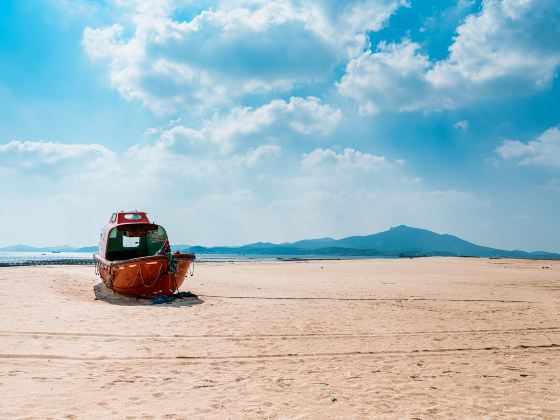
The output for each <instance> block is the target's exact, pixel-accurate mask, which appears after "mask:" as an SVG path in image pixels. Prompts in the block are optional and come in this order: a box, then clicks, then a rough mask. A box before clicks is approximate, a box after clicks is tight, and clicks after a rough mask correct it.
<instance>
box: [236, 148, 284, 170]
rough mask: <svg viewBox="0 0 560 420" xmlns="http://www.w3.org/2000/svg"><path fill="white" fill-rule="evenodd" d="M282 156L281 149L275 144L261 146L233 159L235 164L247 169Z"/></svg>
mask: <svg viewBox="0 0 560 420" xmlns="http://www.w3.org/2000/svg"><path fill="white" fill-rule="evenodd" d="M281 154H282V148H281V147H280V146H277V145H275V144H264V145H262V146H259V147H256V148H254V149H250V150H249V151H248V152H247V153H245V154H242V155H237V156H235V157H234V161H235V162H236V164H238V165H240V166H245V167H248V168H254V167H255V166H257V165H259V164H261V163H263V162H267V161H271V160H273V159H274V158H276V157H278V156H280V155H281Z"/></svg>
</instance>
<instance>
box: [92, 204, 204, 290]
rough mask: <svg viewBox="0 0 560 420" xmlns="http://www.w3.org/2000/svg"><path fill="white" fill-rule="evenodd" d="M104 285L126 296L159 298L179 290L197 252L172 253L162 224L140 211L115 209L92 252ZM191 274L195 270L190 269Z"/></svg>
mask: <svg viewBox="0 0 560 420" xmlns="http://www.w3.org/2000/svg"><path fill="white" fill-rule="evenodd" d="M93 258H94V260H95V268H96V274H98V275H99V276H100V277H101V279H102V280H103V283H104V284H105V287H107V289H109V290H112V291H113V292H115V293H119V294H121V295H125V296H134V297H144V298H157V297H160V296H170V295H172V294H174V293H175V292H177V291H178V290H179V288H180V287H181V285H182V284H183V282H184V281H185V277H186V275H187V273H188V272H189V269H190V270H192V267H193V264H194V260H195V258H196V257H195V255H194V254H183V253H180V252H178V251H177V252H175V253H171V247H170V246H169V239H168V237H167V232H166V231H165V229H164V228H163V226H160V225H157V224H155V223H152V222H150V220H149V219H148V215H147V214H146V213H145V212H140V211H120V212H116V213H113V214H112V215H111V218H110V219H109V222H108V223H107V224H106V225H105V226H104V227H103V229H102V230H101V237H100V239H99V250H98V252H97V253H96V254H94V255H93ZM191 275H192V271H191Z"/></svg>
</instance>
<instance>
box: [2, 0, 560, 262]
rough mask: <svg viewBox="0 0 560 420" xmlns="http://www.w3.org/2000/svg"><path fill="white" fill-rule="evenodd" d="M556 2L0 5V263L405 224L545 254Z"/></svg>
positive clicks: (551, 246) (555, 178)
mask: <svg viewBox="0 0 560 420" xmlns="http://www.w3.org/2000/svg"><path fill="white" fill-rule="evenodd" d="M559 46H560V5H559V4H558V2H557V1H555V0H540V1H536V0H534V1H531V0H503V1H469V0H458V1H433V2H425V1H422V2H421V1H414V0H411V1H398V0H362V1H344V2H339V1H335V0H329V1H319V0H291V1H288V0H278V1H267V2H265V1H258V0H251V1H249V0H247V1H244V0H230V1H224V2H220V1H201V2H193V1H189V0H183V1H179V0H176V1H174V0H169V1H155V0H151V1H126V2H124V1H119V0H106V1H94V0H76V1H69V0H50V1H47V0H37V1H16V0H6V1H3V2H2V3H1V4H0V115H1V117H0V180H1V182H0V196H1V197H2V199H1V200H2V205H1V206H0V217H2V220H4V221H8V223H6V226H5V228H4V235H2V239H1V240H0V246H5V245H10V244H14V243H27V244H31V245H56V244H63V243H66V244H72V245H90V244H94V243H95V242H96V240H97V237H98V232H99V229H100V228H101V225H102V224H104V223H105V221H106V219H107V218H108V217H109V215H110V214H111V213H112V211H114V210H116V209H138V210H140V209H142V210H146V211H148V212H149V213H150V214H151V215H152V217H153V218H154V219H155V220H156V221H157V222H160V223H162V224H163V225H165V226H166V227H167V229H168V231H169V232H170V235H171V239H172V241H173V242H175V243H190V244H194V243H196V244H203V245H216V244H232V245H233V244H242V243H248V242H253V241H261V240H262V241H273V242H282V241H292V240H298V239H302V238H311V237H323V236H332V237H342V236H348V235H356V234H369V233H373V232H377V231H380V230H385V229H387V228H389V227H391V226H395V225H400V224H408V225H411V226H417V227H424V228H428V229H431V230H435V231H437V232H446V233H452V234H455V235H458V236H461V237H463V238H465V239H467V240H471V241H473V242H477V243H481V244H485V245H489V246H495V247H500V248H507V249H513V248H520V249H527V250H537V249H538V250H549V251H560V224H559V223H558V208H559V206H560V126H559V125H560V111H559V110H560V82H559V81H558V76H557V75H558V70H559V67H560V47H559Z"/></svg>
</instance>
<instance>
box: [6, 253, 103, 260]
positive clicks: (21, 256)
mask: <svg viewBox="0 0 560 420" xmlns="http://www.w3.org/2000/svg"><path fill="white" fill-rule="evenodd" d="M92 258H93V254H92V253H90V252H60V253H55V252H0V263H32V262H36V261H52V260H90V259H92Z"/></svg>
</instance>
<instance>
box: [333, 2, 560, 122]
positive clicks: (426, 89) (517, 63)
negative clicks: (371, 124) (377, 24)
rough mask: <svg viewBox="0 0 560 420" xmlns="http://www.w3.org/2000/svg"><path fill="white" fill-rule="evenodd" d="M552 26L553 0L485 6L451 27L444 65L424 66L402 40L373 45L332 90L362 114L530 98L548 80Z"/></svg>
mask: <svg viewBox="0 0 560 420" xmlns="http://www.w3.org/2000/svg"><path fill="white" fill-rule="evenodd" d="M559 20H560V8H559V7H558V5H557V2H556V0H504V1H497V0H488V1H486V2H484V4H483V9H482V11H481V12H480V13H477V14H473V15H470V16H468V17H467V18H466V19H465V21H464V22H463V23H462V24H461V25H460V26H459V27H458V28H457V35H456V36H455V38H454V40H453V43H452V45H451V46H450V48H449V56H448V57H447V58H446V59H444V60H442V61H439V62H435V63H434V62H431V61H430V60H429V58H428V57H427V56H426V55H423V54H422V53H421V52H420V45H418V44H416V43H414V42H411V41H410V40H404V41H403V42H401V43H400V44H389V45H386V44H384V43H381V44H380V45H379V46H378V49H377V51H376V52H373V53H371V52H368V51H366V52H364V53H363V54H362V55H360V56H358V57H356V58H354V59H352V60H350V62H349V63H348V65H347V69H346V74H345V75H344V77H343V78H342V79H341V81H340V83H339V84H338V90H339V92H340V93H341V94H342V95H345V96H348V97H351V98H353V99H354V100H356V102H357V103H358V105H359V107H360V111H361V112H362V113H366V114H373V113H376V112H379V111H383V110H391V111H414V110H423V109H425V110H440V109H445V108H454V107H459V106H464V105H468V104H471V103H475V102H478V101H481V100H486V99H489V98H500V97H508V96H511V95H527V94H531V93H532V92H534V91H536V90H539V89H544V88H546V87H547V86H549V85H550V82H551V81H552V79H553V78H554V77H555V76H556V72H557V69H558V66H559V65H560V49H559V48H558V45H559V42H560V26H559V25H558V21H559Z"/></svg>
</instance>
